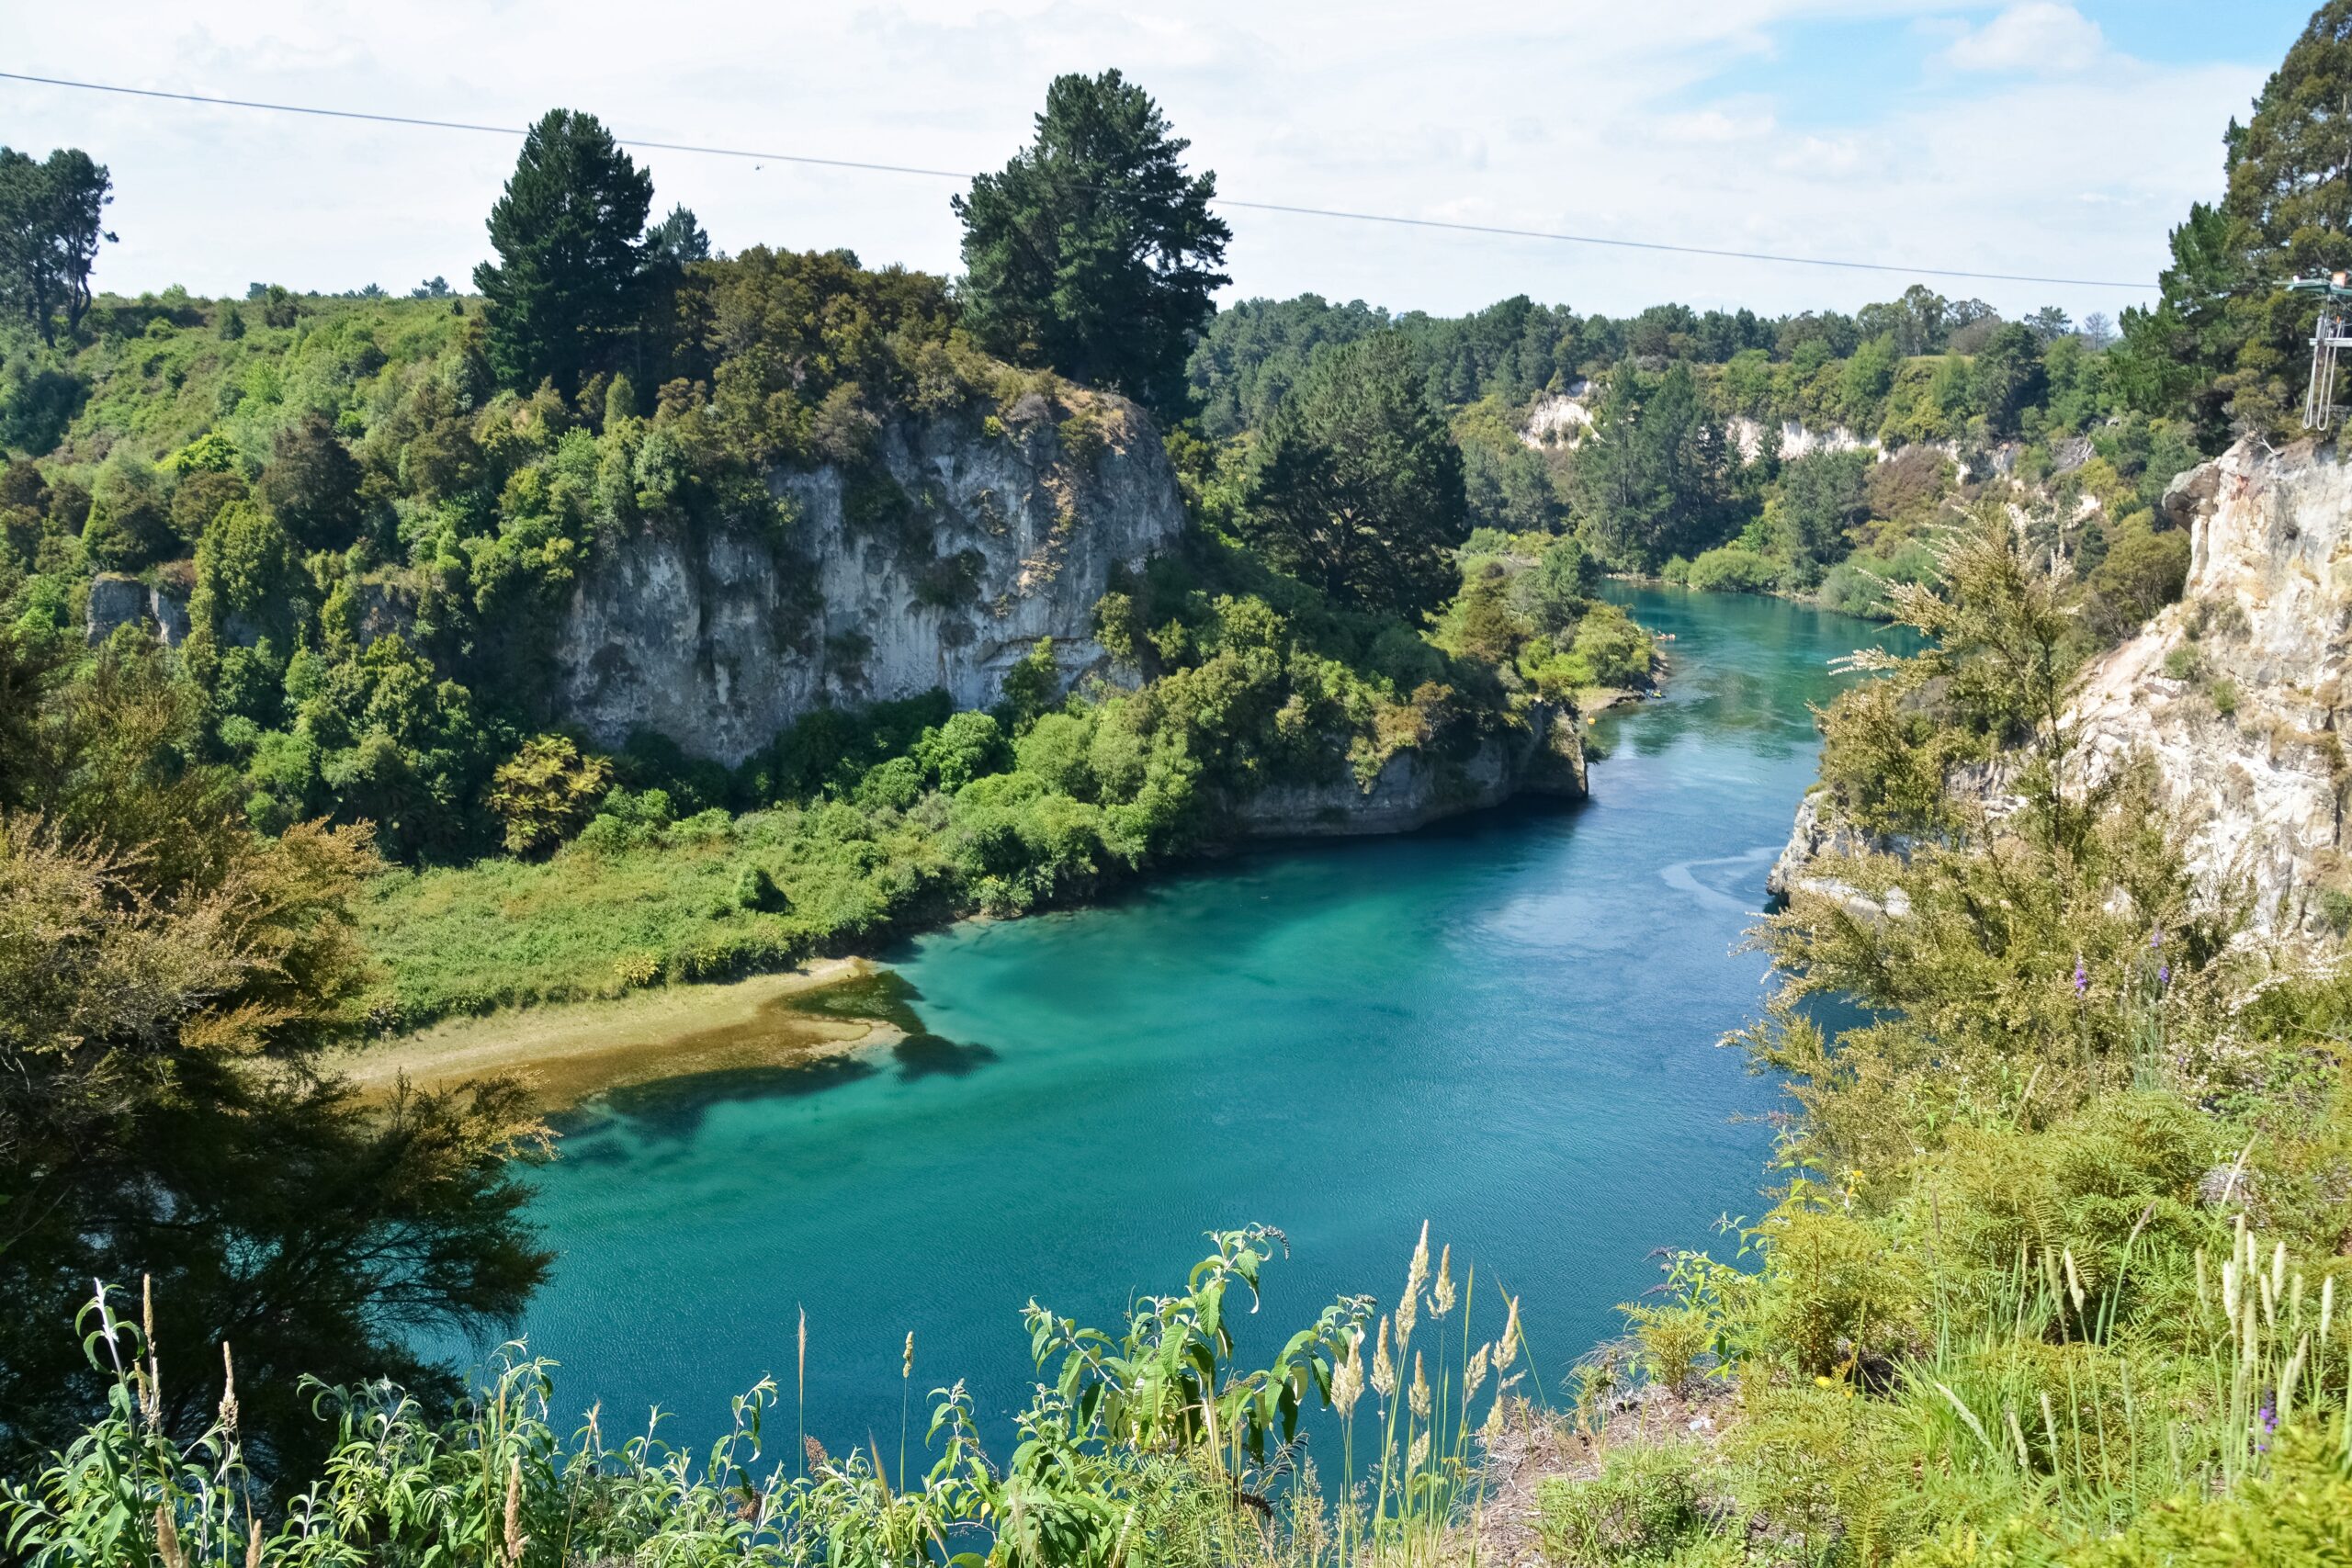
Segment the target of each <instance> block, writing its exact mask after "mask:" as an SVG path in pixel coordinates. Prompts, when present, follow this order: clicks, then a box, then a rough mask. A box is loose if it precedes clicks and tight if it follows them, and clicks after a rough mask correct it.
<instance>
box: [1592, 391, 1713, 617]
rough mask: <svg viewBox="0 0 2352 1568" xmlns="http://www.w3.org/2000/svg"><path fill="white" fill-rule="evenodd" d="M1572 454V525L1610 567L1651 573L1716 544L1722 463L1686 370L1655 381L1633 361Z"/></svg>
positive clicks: (1598, 409)
mask: <svg viewBox="0 0 2352 1568" xmlns="http://www.w3.org/2000/svg"><path fill="white" fill-rule="evenodd" d="M1594 426H1595V428H1594V432H1593V434H1592V436H1591V437H1590V438H1589V439H1588V441H1587V442H1586V443H1585V445H1584V446H1580V447H1579V448H1578V450H1577V463H1576V469H1575V472H1574V489H1575V491H1576V513H1577V527H1578V529H1579V530H1580V531H1581V532H1582V533H1583V534H1584V536H1585V537H1586V538H1587V539H1589V541H1590V542H1591V543H1592V545H1593V546H1594V547H1595V548H1597V549H1598V550H1599V551H1600V555H1601V556H1602V558H1604V559H1606V560H1608V561H1609V562H1610V563H1611V564H1612V565H1616V566H1621V567H1630V568H1633V569H1634V570H1642V571H1654V570H1657V567H1658V566H1659V565H1660V564H1662V563H1663V562H1664V561H1665V560H1666V559H1667V558H1668V557H1669V556H1675V555H1696V554H1697V553H1698V552H1699V551H1701V550H1702V549H1704V548H1706V547H1708V546H1709V545H1711V544H1713V543H1714V542H1716V539H1717V537H1718V536H1719V533H1720V527H1719V525H1720V524H1721V522H1722V515H1721V514H1722V512H1723V499H1724V490H1725V475H1726V472H1727V458H1726V456H1725V452H1726V448H1725V446H1724V438H1723V431H1722V430H1721V428H1719V427H1718V426H1717V425H1716V424H1715V423H1713V421H1712V420H1711V419H1709V418H1708V416H1707V411H1706V408H1705V406H1704V404H1702V402H1701V400H1700V398H1699V389H1698V384H1697V382H1696V381H1695V380H1693V379H1692V378H1691V370H1690V367H1689V366H1687V365H1684V364H1679V363H1678V364H1676V365H1674V366H1673V367H1670V368H1669V369H1668V371H1667V372H1666V374H1665V375H1663V376H1660V377H1657V378H1656V379H1655V380H1653V379H1651V378H1646V377H1645V376H1643V375H1642V373H1641V372H1640V371H1639V370H1637V369H1636V368H1634V365H1633V364H1632V363H1631V362H1630V361H1629V362H1627V363H1626V364H1623V365H1621V366H1619V367H1617V369H1616V370H1615V371H1613V372H1612V373H1611V375H1610V378H1609V386H1608V389H1607V391H1606V392H1605V393H1604V394H1603V395H1602V397H1601V400H1600V405H1599V407H1598V408H1597V409H1596V410H1595V411H1594Z"/></svg>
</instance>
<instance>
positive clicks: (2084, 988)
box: [2075, 953, 2091, 998]
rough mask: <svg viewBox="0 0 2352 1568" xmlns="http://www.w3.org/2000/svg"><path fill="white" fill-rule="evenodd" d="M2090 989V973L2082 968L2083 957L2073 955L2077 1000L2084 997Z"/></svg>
mask: <svg viewBox="0 0 2352 1568" xmlns="http://www.w3.org/2000/svg"><path fill="white" fill-rule="evenodd" d="M2090 988H2091V972H2090V971H2089V970H2087V969H2086V968H2084V967H2083V955H2082V954H2081V953H2076V954H2075V996H2076V997H2078V998H2079V997H2083V996H2086V995H2087V994H2088V993H2089V991H2090Z"/></svg>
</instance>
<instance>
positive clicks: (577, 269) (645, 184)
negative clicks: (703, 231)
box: [474, 109, 691, 398]
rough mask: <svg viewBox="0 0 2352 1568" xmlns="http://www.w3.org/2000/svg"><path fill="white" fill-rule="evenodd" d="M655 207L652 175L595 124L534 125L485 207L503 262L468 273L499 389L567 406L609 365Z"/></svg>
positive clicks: (631, 322)
mask: <svg viewBox="0 0 2352 1568" xmlns="http://www.w3.org/2000/svg"><path fill="white" fill-rule="evenodd" d="M652 205H653V177H652V176H651V175H649V174H647V173H646V172H645V171H643V170H641V169H639V167H638V166H637V164H636V163H635V161H634V160H632V159H631V158H630V157H629V155H628V153H627V152H623V151H622V150H621V149H620V147H619V145H618V144H616V142H615V141H613V137H612V133H611V132H610V131H608V130H605V127H604V125H603V123H602V122H601V121H599V120H598V119H597V118H596V117H595V116H594V115H587V114H579V113H576V112H574V111H572V110H570V109H550V110H548V113H547V114H546V115H544V116H543V117H541V118H540V120H539V122H538V123H537V125H535V126H533V127H532V128H531V130H530V133H529V134H528V135H527V136H526V137H525V138H524V139H523V153H522V156H521V157H520V158H518V159H517V160H516V161H515V173H514V175H513V176H512V177H511V178H509V179H508V180H507V182H506V191H505V194H504V195H503V196H501V197H499V198H498V202H497V205H495V206H493V207H492V209H490V243H491V244H492V246H493V247H495V248H496V250H497V252H498V260H497V262H496V263H495V264H493V263H490V262H484V263H482V264H481V265H479V266H477V267H475V268H474V287H475V288H479V289H480V290H481V293H482V298H483V300H484V310H483V314H484V321H485V323H486V325H487V327H488V330H489V343H488V352H489V356H490V362H491V365H492V367H493V368H494V369H495V370H496V371H497V373H498V376H499V378H500V379H501V380H502V381H503V382H505V383H506V384H507V385H508V386H511V387H515V388H519V389H525V390H528V389H531V388H533V387H536V386H537V385H538V384H539V382H541V381H542V380H549V381H553V382H554V383H555V385H556V388H557V389H558V390H559V391H560V392H562V393H563V394H564V396H565V397H567V398H569V397H571V395H572V394H574V393H575V392H577V391H578V390H579V389H580V383H581V382H582V380H583V379H585V378H587V377H588V376H589V375H590V374H591V373H593V372H594V371H596V370H599V369H605V368H609V367H610V366H611V364H612V363H613V361H614V360H615V358H616V356H617V355H618V354H619V353H620V351H621V348H622V345H623V344H624V341H625V340H626V339H627V337H628V335H629V333H630V332H631V330H632V329H633V328H634V327H635V326H636V324H637V321H638V315H639V309H640V307H641V305H642V298H641V289H640V287H639V286H640V282H641V279H642V276H643V273H644V269H645V254H646V253H645V244H644V241H643V238H642V236H643V234H644V231H645V218H646V214H647V212H648V211H649V210H650V209H651V208H652ZM689 223H690V224H691V219H689Z"/></svg>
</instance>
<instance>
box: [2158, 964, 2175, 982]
mask: <svg viewBox="0 0 2352 1568" xmlns="http://www.w3.org/2000/svg"><path fill="white" fill-rule="evenodd" d="M2156 984H2157V985H2159V986H2169V985H2171V984H2172V965H2171V964H2157V965H2156Z"/></svg>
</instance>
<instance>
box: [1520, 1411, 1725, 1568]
mask: <svg viewBox="0 0 2352 1568" xmlns="http://www.w3.org/2000/svg"><path fill="white" fill-rule="evenodd" d="M1700 1495H1701V1494H1700V1483H1699V1474H1698V1464H1697V1456H1696V1454H1695V1453H1694V1452H1693V1450H1691V1449H1690V1448H1689V1447H1687V1446H1676V1445H1654V1444H1649V1443H1640V1442H1636V1443H1631V1444H1627V1445H1624V1446H1622V1447H1618V1448H1612V1449H1611V1450H1609V1453H1608V1457H1607V1458H1606V1459H1605V1460H1604V1461H1602V1465H1601V1471H1600V1474H1599V1475H1597V1476H1595V1477H1594V1478H1593V1479H1591V1480H1589V1481H1568V1480H1565V1479H1561V1478H1557V1477H1555V1478H1553V1479H1550V1480H1547V1481H1544V1483H1542V1484H1541V1485H1539V1486H1538V1487H1537V1489H1536V1494H1535V1506H1536V1529H1537V1532H1538V1534H1539V1535H1540V1536H1541V1538H1542V1540H1543V1543H1544V1557H1545V1558H1546V1559H1547V1560H1548V1561H1550V1562H1556V1563H1560V1564H1563V1565H1564V1568H1611V1565H1613V1564H1619V1563H1624V1564H1664V1563H1666V1562H1669V1561H1671V1560H1673V1559H1674V1558H1675V1556H1676V1554H1677V1553H1678V1552H1679V1551H1681V1550H1682V1549H1683V1548H1684V1547H1685V1546H1688V1545H1689V1544H1691V1542H1692V1541H1694V1540H1697V1539H1698V1538H1699V1537H1700V1536H1702V1534H1703V1533H1704V1532H1705V1530H1706V1520H1705V1518H1704V1517H1703V1516H1702V1514H1701V1512H1700V1509H1699V1504H1700Z"/></svg>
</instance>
